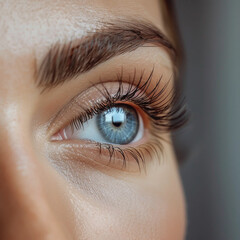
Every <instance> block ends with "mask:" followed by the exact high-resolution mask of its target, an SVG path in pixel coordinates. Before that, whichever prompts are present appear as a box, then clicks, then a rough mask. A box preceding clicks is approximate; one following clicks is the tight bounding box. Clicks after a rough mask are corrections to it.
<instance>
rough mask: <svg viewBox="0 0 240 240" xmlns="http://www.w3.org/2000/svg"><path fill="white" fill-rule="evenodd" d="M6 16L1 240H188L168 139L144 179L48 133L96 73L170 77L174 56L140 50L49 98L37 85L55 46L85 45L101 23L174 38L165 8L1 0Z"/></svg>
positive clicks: (1, 25) (1, 59)
mask: <svg viewBox="0 0 240 240" xmlns="http://www.w3.org/2000/svg"><path fill="white" fill-rule="evenodd" d="M0 16H1V21H0V83H1V84H0V96H1V97H0V99H1V101H0V112H1V114H0V238H1V239H8V240H11V239H19V240H21V239H25V240H26V239H36V240H38V239H59V240H61V239H86V240H87V239H94V240H98V239H104V240H106V239H109V240H111V239H114V240H116V239H129V240H135V239H136V240H143V239H146V240H149V239H151V240H155V239H161V240H182V239H183V238H184V234H185V205H184V197H183V193H182V186H181V183H180V180H179V175H178V169H177V168H178V167H177V163H176V158H175V155H174V151H173V148H172V144H171V142H170V143H167V142H164V143H162V144H163V148H164V154H162V159H161V161H158V159H150V160H149V161H148V162H147V172H146V173H144V171H142V172H137V171H135V172H130V171H124V170H119V169H116V168H114V167H112V166H106V165H104V164H101V163H100V162H98V159H97V158H98V156H96V154H95V155H94V153H92V154H90V152H88V151H86V150H84V148H83V150H79V151H80V152H79V153H77V154H76V152H77V151H78V150H77V149H75V150H73V149H72V148H71V143H69V144H65V145H64V144H63V145H61V147H56V145H55V144H53V143H52V142H51V141H49V138H48V137H49V136H50V135H51V133H49V132H48V130H47V127H46V126H47V124H48V122H49V119H51V118H52V117H53V116H54V115H55V114H56V113H57V112H58V111H59V110H60V109H62V108H63V106H64V105H65V104H66V103H67V102H68V101H70V99H72V98H73V97H74V96H76V95H77V94H78V93H79V92H81V91H85V90H87V89H88V88H89V87H90V82H97V81H98V78H97V76H99V75H101V76H102V77H103V78H104V77H107V76H110V77H111V76H112V75H113V74H114V72H117V71H119V69H121V67H123V69H125V71H126V72H129V73H132V72H133V69H134V68H137V69H141V68H142V66H144V68H145V69H146V72H150V71H151V69H152V66H153V65H154V64H155V65H156V66H157V67H156V71H155V72H154V74H155V75H156V76H159V74H163V73H164V76H165V80H167V79H169V77H170V76H172V74H173V65H172V62H171V60H170V57H169V55H168V53H167V52H166V51H165V50H164V49H161V48H158V49H157V50H156V48H151V47H150V48H147V49H146V48H145V49H144V48H140V49H137V50H135V51H133V52H131V53H126V54H123V55H120V56H117V57H114V58H112V59H110V60H109V61H107V62H104V63H102V64H100V65H99V66H97V67H96V68H95V69H93V70H91V71H89V72H87V73H84V74H82V75H80V76H79V77H78V80H79V81H77V80H74V81H69V82H67V83H65V84H63V85H61V86H59V87H56V88H53V89H52V90H50V91H47V92H45V93H43V94H41V89H39V88H38V87H37V86H36V80H35V78H34V68H35V67H36V65H37V64H38V62H39V61H40V60H41V59H42V57H43V56H44V54H45V53H46V51H47V50H48V49H49V47H50V46H51V45H52V44H54V43H56V42H61V41H63V40H66V39H67V40H69V39H72V38H81V37H82V36H84V34H85V33H86V32H87V31H92V30H94V29H95V28H96V27H99V24H100V22H101V21H103V20H104V21H107V20H112V19H116V18H118V17H120V18H122V17H124V18H133V17H135V18H140V19H146V20H148V21H150V22H152V23H154V24H155V25H156V26H157V27H158V28H159V29H161V31H162V32H164V33H165V34H166V35H167V36H169V34H168V31H167V23H164V22H163V20H162V9H161V5H160V4H159V2H158V1H157V0H148V1H144V0H135V1H131V0H122V1H108V0H95V1H85V0H81V1H74V0H71V1H66V0H58V1H32V0H23V1H15V0H8V1H5V0H0ZM156 78H157V77H156ZM156 78H155V79H156ZM154 81H155V80H154ZM57 124H59V125H60V123H57ZM50 132H51V131H50ZM52 132H53V130H52ZM167 138H169V136H168V135H167ZM83 145H84V144H83ZM84 146H85V145H84ZM86 147H87V146H86ZM72 151H75V153H73V152H72ZM65 156H67V157H65ZM76 156H77V157H76ZM155 158H156V157H155ZM159 162H160V164H159Z"/></svg>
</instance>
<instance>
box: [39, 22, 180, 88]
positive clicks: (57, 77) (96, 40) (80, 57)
mask: <svg viewBox="0 0 240 240" xmlns="http://www.w3.org/2000/svg"><path fill="white" fill-rule="evenodd" d="M130 40H131V41H130ZM145 43H151V44H154V45H156V46H160V47H164V48H165V49H167V50H168V52H169V53H170V57H171V59H172V60H173V62H174V65H176V62H177V60H176V59H177V51H176V49H175V48H174V46H173V44H172V43H171V42H170V41H169V40H168V38H167V37H166V36H165V35H164V34H163V33H162V32H161V31H160V30H159V29H158V28H157V27H155V26H154V25H153V24H151V23H148V22H145V21H139V20H131V21H129V20H126V21H118V23H108V24H105V28H103V29H100V30H96V32H95V33H92V34H90V35H89V36H87V37H85V38H84V39H80V40H76V42H75V41H71V42H69V43H66V44H63V45H60V44H56V45H55V46H53V47H52V48H51V49H50V51H49V52H48V53H47V55H46V56H45V58H44V59H43V62H42V63H40V65H39V68H38V69H37V71H36V74H35V75H36V78H37V81H38V82H37V84H38V86H40V87H42V88H44V89H46V88H52V87H55V86H57V85H58V84H60V83H63V82H64V81H66V80H70V79H71V78H72V77H73V76H75V75H77V74H80V73H83V72H85V71H88V70H90V69H91V68H93V67H95V66H96V65H98V64H99V63H101V62H103V61H106V60H108V59H109V58H112V57H113V56H116V55H120V54H122V53H125V52H131V51H133V50H136V49H137V48H138V47H139V46H142V45H143V44H145ZM103 53H104V54H103ZM103 56H104V57H103Z"/></svg>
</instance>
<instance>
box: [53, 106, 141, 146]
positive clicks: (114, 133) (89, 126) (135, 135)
mask: <svg viewBox="0 0 240 240" xmlns="http://www.w3.org/2000/svg"><path fill="white" fill-rule="evenodd" d="M76 119H77V120H75V122H73V124H69V125H68V126H67V127H65V128H63V129H62V130H61V131H59V132H58V133H56V134H55V135H54V136H53V137H52V140H54V141H59V140H71V139H75V140H90V141H94V142H99V143H106V144H113V145H128V144H131V143H134V142H138V141H139V140H140V139H142V138H143V135H144V121H143V118H142V114H140V113H139V111H138V110H137V109H136V108H134V106H132V105H130V104H125V103H116V104H115V105H114V106H111V107H109V108H107V109H106V110H104V111H102V112H100V113H98V114H95V115H94V116H93V117H92V118H90V119H88V120H86V121H83V119H81V118H76Z"/></svg>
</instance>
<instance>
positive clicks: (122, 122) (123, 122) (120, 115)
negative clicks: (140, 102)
mask: <svg viewBox="0 0 240 240" xmlns="http://www.w3.org/2000/svg"><path fill="white" fill-rule="evenodd" d="M96 121H97V126H98V129H99V131H100V133H101V135H102V137H103V138H104V139H105V140H106V141H107V142H109V143H113V144H128V143H130V142H131V141H133V140H134V138H135V137H136V135H137V133H138V129H139V119H138V114H137V112H136V111H135V109H134V108H132V107H131V106H129V105H125V104H117V105H115V106H114V107H112V108H110V109H108V110H106V111H104V112H102V113H101V114H99V115H98V116H97V119H96Z"/></svg>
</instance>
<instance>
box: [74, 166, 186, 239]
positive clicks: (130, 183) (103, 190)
mask: <svg viewBox="0 0 240 240" xmlns="http://www.w3.org/2000/svg"><path fill="white" fill-rule="evenodd" d="M157 169H158V170H155V171H154V170H152V171H151V173H150V172H149V173H148V175H147V176H143V177H141V178H140V179H135V178H129V179H126V178H124V180H123V179H116V178H113V177H112V176H107V175H105V174H102V173H100V172H96V171H95V170H86V169H85V172H84V173H83V172H82V173H81V174H79V176H80V175H81V176H82V177H80V179H79V178H78V183H77V188H72V190H71V191H70V194H71V202H72V206H73V208H74V211H73V212H74V215H75V216H74V218H75V227H74V229H75V230H76V236H82V238H83V239H95V240H98V239H105V240H108V239H129V240H131V239H132V240H134V239H138V240H143V239H144V240H145V239H146V240H149V239H151V240H155V239H156V240H158V239H166V240H170V239H171V240H183V238H184V232H185V207H184V198H183V194H182V188H181V184H180V181H179V178H178V173H177V171H176V169H175V168H174V167H173V166H168V165H166V166H158V168H157ZM84 176H85V177H84ZM150 176H151V177H150ZM75 183H76V182H75ZM80 239H81V238H80Z"/></svg>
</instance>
